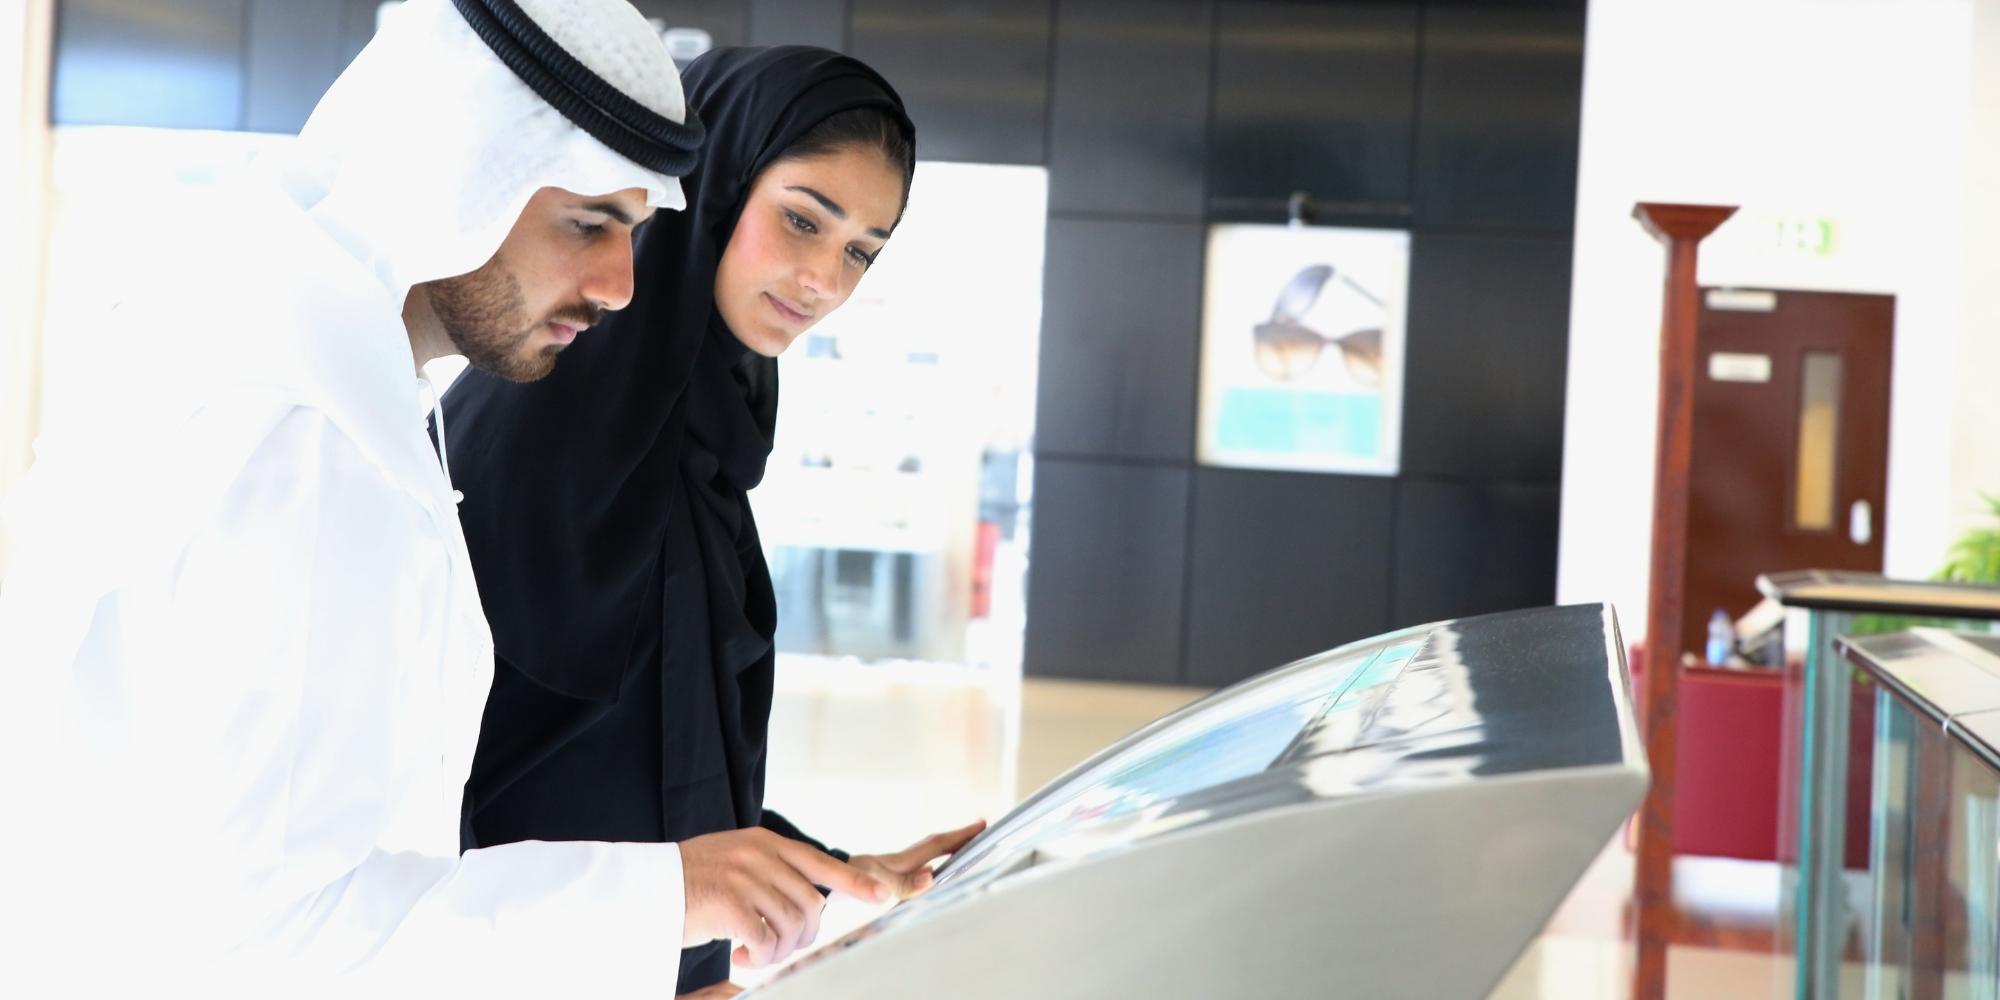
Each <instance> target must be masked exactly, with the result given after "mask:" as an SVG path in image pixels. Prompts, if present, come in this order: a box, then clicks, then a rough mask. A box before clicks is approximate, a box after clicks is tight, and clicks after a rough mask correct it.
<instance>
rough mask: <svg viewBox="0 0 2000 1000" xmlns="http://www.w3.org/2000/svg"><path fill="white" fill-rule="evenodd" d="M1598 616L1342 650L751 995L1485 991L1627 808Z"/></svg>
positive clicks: (1637, 779)
mask: <svg viewBox="0 0 2000 1000" xmlns="http://www.w3.org/2000/svg"><path fill="white" fill-rule="evenodd" d="M1621 650H1622V645H1621V640H1620V639H1619V637H1618V626H1617V621H1616V618H1615V617H1614V615H1613V614H1612V612H1611V609H1610V608H1609V607H1608V606H1604V605H1584V606H1576V607H1563V608H1545V609H1538V610H1532V611H1520V612H1509V613H1506V614H1499V615H1487V616H1484V617H1479V618H1468V619H1461V620H1458V621H1451V622H1444V623H1441V624H1437V625H1430V626H1424V627H1421V628H1414V629H1408V630H1405V631H1401V632H1395V633H1391V634H1388V635H1384V636H1380V637H1378V638H1375V639H1370V640H1366V641H1363V642H1358V643H1354V644H1351V645H1347V646H1343V647H1341V648H1339V649H1335V650H1333V651H1331V652H1328V653H1324V654H1321V655H1319V656H1315V657H1311V658H1309V659H1306V660H1302V661H1300V662H1298V663H1294V664H1292V665H1290V666H1286V667H1281V668H1279V669H1277V670H1273V671H1270V672H1269V673H1265V674H1263V675H1260V676H1258V677H1254V678H1252V679H1250V680H1248V681H1244V682H1243V683H1241V684H1238V685H1236V686H1234V687H1231V688H1228V689H1225V690H1223V691H1220V692H1217V693H1216V694H1214V695H1211V696H1210V697H1208V698H1205V699H1203V700H1201V701H1199V702H1196V703H1195V704H1193V705H1190V706H1188V707H1187V708H1184V709H1181V710H1180V711H1178V712H1175V713H1173V714H1171V715H1168V716H1166V717H1165V718H1162V719H1160V720H1159V721H1157V722H1154V723H1152V724H1150V725H1148V726H1146V727H1145V728H1143V729H1140V730H1139V731H1138V732H1136V733H1133V734H1132V735H1131V736H1128V737H1126V738H1125V739H1123V740H1121V741H1119V742H1118V743H1116V744H1114V745H1112V746H1111V747H1110V748H1108V749H1106V750H1105V751H1103V752H1102V753H1100V754H1098V755H1097V756H1096V757H1095V758H1092V759H1091V760H1089V761H1086V762H1085V763H1083V764H1082V765H1080V766H1078V767H1077V768H1076V769H1074V770H1072V771H1070V772H1069V773H1068V774H1065V775H1063V776H1062V777H1060V778H1058V779H1056V780H1055V781H1053V782H1051V783H1050V784H1049V785H1048V786H1047V787H1045V788H1043V789H1042V790H1040V791H1039V792H1037V793H1035V794H1034V795H1033V796H1030V797H1029V798H1028V799H1027V800H1026V801H1024V802H1022V803H1021V805H1020V806H1019V807H1018V808H1016V809H1015V810H1014V811H1013V812H1012V813H1010V814H1009V815H1007V816H1006V817H1005V818H1003V819H1001V820H1000V821H999V822H997V823H995V824H994V825H993V826H992V827H991V828H990V829H988V830H987V831H986V832H985V833H983V834H981V835H980V837H979V838H978V839H976V840H974V841H973V842H972V843H971V844H969V845H967V846H966V848H965V849H964V850H962V851H961V852H959V854H958V855H957V856H956V857H955V858H953V859H952V860H951V861H950V862H948V863H947V864H946V865H944V866H943V867H942V868H941V869H940V870H939V872H938V877H937V882H936V886H935V888H933V889H932V890H931V891H930V892H929V893H926V894H925V895H923V896H920V897H918V898H916V899H913V900H910V901H908V902H906V903H903V904H902V905H900V906H897V907H896V908H895V909H892V910H890V911H889V912H888V913H886V914H884V915H883V916H882V917H881V918H879V919H877V920H876V921H875V922H874V923H872V924H869V925H868V926H866V927H864V928H862V929H860V930H858V931H856V932H855V933H853V934H851V935H848V936H847V937H845V938H843V939H841V940H839V941H836V942H834V943H832V944H829V945H827V946H825V947H824V948H822V949H820V950H819V951H818V952H816V953H814V954H812V955H809V956H807V957H806V958H805V959H802V960H801V961H799V962H798V963H796V964H795V965H793V966H792V967H791V968H790V969H787V970H785V971H784V972H783V973H781V974H780V975H778V976H777V977H775V978H773V979H772V980H771V981H770V982H768V983H766V984H765V985H763V986H761V987H759V988H757V989H755V990H752V991H751V992H750V993H749V994H746V995H747V996H750V997H754V998H756V1000H795V998H815V1000H819V998H829V997H870V998H874V997H965V998H976V997H995V998H998V997H1008V998H1018V997H1034V998H1042V997H1265V996H1269V997H1362V998H1369V1000H1375V998H1383V997H1421V998H1425V1000H1433V998H1440V997H1480V996H1484V995H1485V994H1486V993H1487V991H1489V990H1490V989H1491V988H1492V986H1493V984H1494V983H1495V982H1496V981H1497V980H1498V979H1499V977H1500V976H1501V975H1502V974H1503V973H1504V972H1505V971H1506V970H1507V968H1508V966H1509V965H1510V964H1511V963H1512V962H1513V960H1514V959H1515V958H1516V957H1517V956H1518V955H1519V954H1520V952H1521V951H1522V949H1523V948H1525V947H1526V945H1527V944H1528V943H1529V942H1530V941H1531V940H1532V939H1533V937H1534V936H1535V934H1536V933H1537V931H1538V930H1539V929H1540V927H1541V925H1542V923H1543V922H1544V921H1545V920H1546V919H1547V917H1548V915H1549V914H1550V912H1551V911H1553V910H1554V908H1555V906H1556V904H1557V903H1559V902H1560V901H1561V899H1562V897H1563V896H1564V895H1565V894H1566V893H1567V891H1568V890H1569V888H1570V886H1571V885H1573V884H1574V883H1575V882H1576V880H1577V878H1578V877H1579V876H1580V875H1581V874H1582V872H1583V870H1584V869H1585V868H1586V867H1587V866H1588V865H1589V864H1590V862H1591V860H1592V859H1593V858H1594V857H1596V855H1597V854H1598V852H1599V851H1600V850H1601V849H1602V848H1603V847H1604V845H1605V843H1606V842H1607V841H1608V840H1609V839H1610V838H1611V837H1612V835H1613V834H1614V832H1615V831H1616V829H1617V827H1618V824H1619V823H1620V822H1621V821H1623V820H1624V819H1625V818H1626V817H1627V816H1628V815H1630V813H1631V812H1632V810H1633V809H1634V808H1635V807H1636V806H1637V805H1638V803H1639V800H1640V797H1641V795H1642V794H1643V792H1644V790H1645V785H1646V778H1647V773H1646V766H1645V763H1644V756H1643V750H1642V748H1641V746H1640V743H1639V741H1638V737H1637V733H1636V730H1635V727H1634V724H1633V718H1632V709H1631V705H1630V703H1629V701H1628V698H1627V686H1626V676H1625V662H1624V656H1623V654H1622V652H1621Z"/></svg>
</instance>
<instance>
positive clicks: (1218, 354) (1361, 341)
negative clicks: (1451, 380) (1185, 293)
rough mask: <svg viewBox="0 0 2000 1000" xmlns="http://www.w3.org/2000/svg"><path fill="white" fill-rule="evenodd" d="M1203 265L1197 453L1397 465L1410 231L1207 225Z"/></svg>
mask: <svg viewBox="0 0 2000 1000" xmlns="http://www.w3.org/2000/svg"><path fill="white" fill-rule="evenodd" d="M1207 271H1208V273H1207V277H1206V281H1207V286H1206V290H1205V296H1204V299H1205V302H1204V306H1203V310H1202V313H1203V315H1202V333H1201V423H1200V438H1199V449H1200V450H1199V458H1200V460H1201V462H1202V464H1204V465H1218V466H1230V467H1235V468H1245V469H1279V470H1287V471H1297V472H1342V473H1359V474H1364V475H1385V476H1386V475H1394V474H1395V473H1396V467H1397V460H1398V458H1399V446H1400V443H1401V436H1402V419H1403V343H1404V340H1403V320H1404V304H1405V300H1406V297H1407V294H1408V289H1409V273H1410V234H1409V233H1408V232H1406V231H1403V230H1395V229H1345V228H1336V227H1330V226H1282V225H1279V226H1272V225H1221V226H1212V227H1210V229H1209V231H1208V265H1207Z"/></svg>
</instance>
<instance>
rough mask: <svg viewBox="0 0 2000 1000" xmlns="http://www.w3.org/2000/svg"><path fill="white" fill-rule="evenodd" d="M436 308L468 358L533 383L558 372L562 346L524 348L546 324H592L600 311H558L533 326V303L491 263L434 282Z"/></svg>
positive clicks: (480, 366) (502, 374)
mask: <svg viewBox="0 0 2000 1000" xmlns="http://www.w3.org/2000/svg"><path fill="white" fill-rule="evenodd" d="M429 291H430V301H431V310H432V311H433V312H435V313H436V314H437V318H438V323H439V325H441V326H443V327H444V332H445V335H446V336H448V337H450V338H451V343H452V346H453V347H456V348H458V352H459V353H460V354H463V355H465V360H467V361H469V362H471V364H472V366H473V367H474V368H478V369H480V370H482V371H489V372H492V373H493V374H495V375H498V376H500V377H501V378H504V379H506V380H507V381H509V382H533V381H535V380H537V379H539V378H542V377H543V376H545V375H547V374H548V373H549V372H551V371H554V370H555V366H556V355H557V354H559V353H561V351H562V349H563V345H561V344H550V345H548V346H546V347H544V348H542V349H541V350H539V351H533V352H525V351H523V350H522V347H523V346H524V345H525V344H527V343H528V340H529V338H531V337H533V336H534V335H535V331H537V330H540V329H541V328H542V327H543V326H544V325H545V324H547V323H550V322H555V321H557V320H562V321H565V322H572V323H574V324H575V325H577V326H593V325H595V324H596V323H597V320H598V310H595V309H592V308H590V307H588V306H583V305H577V306H573V307H569V308H566V309H562V310H558V311H557V312H556V313H555V314H554V315H551V316H550V317H549V318H548V319H545V320H543V321H541V322H530V321H529V317H528V302H527V299H526V298H525V297H524V296H522V294H521V283H520V282H519V281H516V280H515V279H514V275H513V274H512V273H510V272H508V271H507V270H506V269H505V268H502V267H500V266H499V265H498V262H497V261H488V262H487V263H486V264H485V265H484V266H482V267H481V268H480V269H479V270H477V271H473V272H471V273H469V274H461V275H459V276H458V277H456V278H445V279H442V280H440V281H434V282H431V283H430V289H429Z"/></svg>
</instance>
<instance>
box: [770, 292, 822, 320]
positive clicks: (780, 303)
mask: <svg viewBox="0 0 2000 1000" xmlns="http://www.w3.org/2000/svg"><path fill="white" fill-rule="evenodd" d="M764 297H765V298H766V299H769V300H770V301H771V308H773V309H776V310H777V311H778V315H779V316H782V317H784V318H785V319H786V320H787V321H789V322H790V323H792V324H793V325H794V326H797V325H801V324H804V323H807V322H809V321H811V319H812V314H811V313H809V312H805V311H803V310H801V309H799V308H798V307H797V306H794V305H792V304H790V303H788V302H786V301H785V300H784V299H781V298H779V297H777V296H775V295H772V294H771V293H770V292H765V293H764Z"/></svg>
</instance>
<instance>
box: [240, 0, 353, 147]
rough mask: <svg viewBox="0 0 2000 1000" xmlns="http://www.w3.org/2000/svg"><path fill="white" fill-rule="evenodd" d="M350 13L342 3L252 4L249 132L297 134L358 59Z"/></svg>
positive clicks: (287, 0) (272, 0)
mask: <svg viewBox="0 0 2000 1000" xmlns="http://www.w3.org/2000/svg"><path fill="white" fill-rule="evenodd" d="M346 22H347V8H346V5H344V4H338V3H307V4H300V3H295V2H292V0H250V31H249V47H248V51H247V54H246V56H245V59H244V69H245V71H246V74H245V75H246V79H247V81H248V85H247V88H246V91H245V94H244V100H243V128H244V129H246V130H248V131H251V132H297V131H298V130H299V129H300V128H303V127H304V126H305V123H306V116H308V115H310V114H312V109H313V106H314V105H316V104H318V103H319V99H320V96H321V95H322V94H325V93H326V88H328V87H330V86H332V85H333V81H334V78H335V77H337V76H339V75H340V71H341V70H342V69H345V68H346V66H347V64H348V63H349V62H350V61H352V59H353V57H352V56H349V55H347V54H346V46H345V44H344V43H345V32H346Z"/></svg>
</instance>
